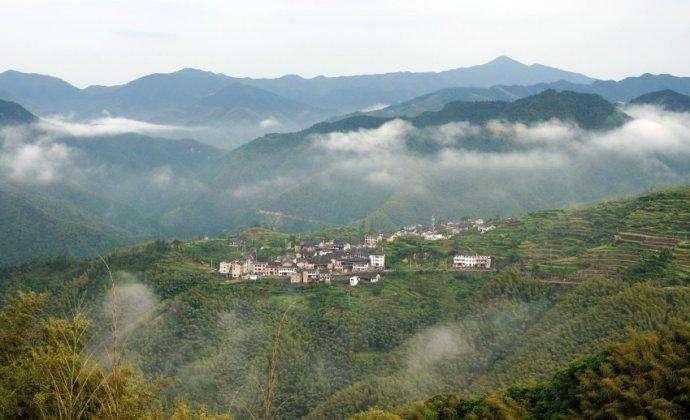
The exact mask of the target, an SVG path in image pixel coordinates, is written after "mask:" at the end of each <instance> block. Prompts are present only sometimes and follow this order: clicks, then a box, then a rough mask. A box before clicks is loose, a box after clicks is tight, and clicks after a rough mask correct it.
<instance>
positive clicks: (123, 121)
mask: <svg viewBox="0 0 690 420" xmlns="http://www.w3.org/2000/svg"><path fill="white" fill-rule="evenodd" d="M39 126H40V127H41V128H42V129H44V130H46V131H53V132H57V133H62V134H67V135H70V136H74V137H94V136H107V135H116V134H125V133H139V134H165V133H170V132H173V131H180V130H188V129H189V128H186V127H179V126H174V125H162V124H152V123H148V122H144V121H138V120H131V119H128V118H119V117H105V118H98V119H95V120H90V121H86V122H72V121H68V120H65V119H63V118H59V117H53V118H46V119H44V120H42V122H41V123H39Z"/></svg>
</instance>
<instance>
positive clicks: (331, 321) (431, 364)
mask: <svg viewBox="0 0 690 420" xmlns="http://www.w3.org/2000/svg"><path fill="white" fill-rule="evenodd" d="M688 200H690V188H688V187H681V188H674V189H666V190H660V191H656V192H653V193H648V194H645V195H643V196H639V197H634V198H627V199H624V200H617V201H605V202H601V203H597V204H594V205H589V206H582V207H579V208H571V209H566V210H557V209H551V210H546V211H540V212H535V213H531V214H524V215H521V216H520V217H517V218H514V219H510V220H509V219H491V220H487V222H488V223H492V224H494V225H495V226H496V228H495V229H494V230H492V231H489V232H487V233H485V234H480V233H479V232H476V231H472V232H467V233H465V234H462V235H456V236H454V237H452V238H451V239H445V240H440V241H433V242H432V241H426V240H423V239H421V238H416V237H408V238H398V239H396V240H395V241H393V242H386V243H383V244H379V245H378V246H377V248H375V251H376V252H380V253H384V254H385V255H387V256H388V258H387V259H388V261H389V267H390V270H389V271H387V272H385V273H383V274H382V278H381V280H380V281H379V282H378V283H375V284H359V285H358V286H356V287H351V286H349V285H348V284H349V283H346V281H347V280H346V279H340V278H336V279H334V281H333V282H332V283H331V284H323V283H320V284H291V283H290V282H289V281H284V280H278V279H259V280H256V281H235V280H231V279H228V278H226V277H223V276H220V275H219V274H218V273H217V272H214V270H213V268H214V267H217V264H218V261H223V260H233V259H236V258H242V253H243V251H247V252H253V253H256V255H258V256H260V258H261V259H262V260H263V259H266V260H270V259H273V258H275V257H276V256H279V255H282V254H284V253H285V252H286V248H288V246H289V245H293V244H295V243H297V242H302V241H304V242H319V241H320V240H323V239H335V240H343V241H347V242H350V243H353V244H356V243H361V240H362V236H363V235H364V234H365V233H370V231H363V230H358V229H353V228H349V229H340V230H327V231H319V232H315V233H313V234H309V235H302V236H295V235H291V234H288V233H282V232H277V231H270V230H265V229H251V230H248V231H245V232H242V233H241V234H238V235H237V237H233V238H232V239H236V240H237V241H240V242H241V243H242V244H243V247H242V248H235V247H231V246H228V241H229V240H230V238H228V237H225V236H223V237H220V238H213V239H207V240H206V239H204V240H193V241H156V242H150V243H146V244H141V245H137V246H133V247H128V248H124V249H119V250H116V251H114V252H111V253H109V254H107V255H104V260H105V262H107V264H108V267H109V270H110V272H111V273H112V277H111V276H110V275H109V272H108V269H107V268H106V265H105V264H104V261H103V260H101V259H100V258H97V257H96V258H94V259H92V260H86V261H75V260H70V259H68V258H54V259H49V260H40V261H34V262H29V263H26V264H22V265H20V266H12V267H0V303H1V307H0V308H1V309H0V311H1V312H0V328H1V329H2V331H5V332H6V334H5V336H6V338H5V339H4V340H3V341H2V345H3V347H2V348H3V352H0V354H1V355H2V357H4V358H5V359H3V361H4V363H0V372H1V373H2V375H0V389H16V392H15V394H13V400H12V401H21V402H22V403H23V402H24V401H27V403H26V406H27V407H34V405H32V404H30V403H28V401H37V400H38V398H37V397H36V395H38V393H39V392H40V389H41V388H40V387H38V386H35V387H34V386H31V387H29V386H27V387H21V388H18V387H16V385H13V384H16V383H17V381H19V380H21V383H38V384H40V383H42V382H41V380H42V379H45V377H44V376H41V374H42V373H43V374H44V375H46V373H45V370H46V369H49V368H50V367H51V366H53V363H46V364H45V365H44V363H45V361H46V360H50V361H53V360H54V361H55V363H58V364H57V366H58V367H62V366H63V364H60V363H59V361H60V360H63V359H64V355H65V352H60V351H59V350H62V349H63V347H58V351H56V353H57V354H55V355H54V354H53V353H52V352H51V349H54V348H55V347H56V346H57V345H59V344H61V343H62V342H61V341H60V338H61V337H65V336H64V335H63V334H57V333H56V334H54V335H50V334H48V335H47V337H48V339H51V341H50V343H51V345H50V346H49V345H46V346H41V345H40V344H39V343H43V342H44V340H46V338H44V337H45V336H46V334H40V333H39V332H40V331H43V332H44V333H45V332H46V331H53V330H51V329H50V327H51V326H54V327H55V328H57V331H62V332H69V331H72V330H73V329H72V328H69V326H71V325H72V321H71V320H72V318H71V317H70V315H71V314H73V313H74V312H76V311H77V310H78V311H79V312H78V313H79V317H78V318H76V320H77V321H81V322H82V325H86V324H85V320H84V318H88V319H90V320H91V323H90V324H89V327H90V328H89V329H86V328H83V329H76V331H78V332H82V331H83V335H80V337H82V338H83V339H82V340H77V341H78V342H80V343H81V342H84V343H99V344H101V348H103V349H104V350H101V351H99V350H92V352H95V353H90V352H88V351H83V352H81V351H76V352H75V353H76V354H78V355H85V356H84V358H85V359H86V360H92V356H91V354H94V356H93V357H107V354H108V349H110V348H112V347H114V346H113V345H112V344H113V343H112V341H110V340H111V337H112V328H111V327H112V319H113V316H114V315H115V316H116V318H117V320H118V321H117V322H118V324H117V326H118V330H117V331H119V332H120V337H121V338H120V341H119V342H118V344H119V345H118V349H119V352H120V356H121V358H122V361H123V366H131V370H132V371H134V372H138V373H140V374H141V375H143V376H144V378H143V379H142V380H143V382H142V383H141V384H140V386H138V387H134V388H133V389H134V390H137V391H138V392H133V393H132V394H128V395H129V399H128V400H127V401H130V400H131V399H132V398H134V397H133V396H134V395H140V394H142V395H143V396H144V397H149V398H150V399H149V400H148V404H149V405H147V406H146V407H145V408H146V409H149V410H152V411H154V412H156V411H155V410H160V411H157V412H158V415H159V416H164V417H169V416H171V413H172V412H173V411H175V410H176V409H179V410H180V412H181V413H184V412H186V413H189V412H190V411H193V412H196V411H197V408H198V407H199V406H201V405H203V407H204V408H203V409H201V411H203V412H204V413H213V412H218V413H228V414H230V415H232V417H239V418H244V417H252V416H258V415H259V414H262V413H265V411H266V408H265V407H266V400H267V398H266V397H265V396H266V393H265V392H262V390H264V386H265V385H264V384H265V381H271V380H272V381H273V382H272V383H273V386H274V387H275V390H276V391H275V393H274V394H273V397H272V398H271V399H270V400H269V401H270V403H269V414H270V416H269V417H271V418H278V419H293V418H310V419H324V418H328V419H330V418H349V416H352V415H354V414H356V413H358V412H360V411H364V410H368V409H370V408H374V407H377V408H379V409H383V410H393V411H396V412H397V409H396V408H403V407H401V406H406V405H407V404H411V403H414V402H415V401H421V400H425V401H426V400H427V399H428V398H429V396H432V395H439V394H441V395H444V396H446V395H448V394H451V393H456V394H458V395H466V396H470V395H473V396H477V397H476V398H477V400H476V401H475V400H474V399H473V401H471V402H470V403H467V402H466V401H464V400H460V399H455V400H454V399H453V398H446V397H437V398H435V399H434V401H436V404H433V402H429V403H428V404H424V405H426V407H422V408H426V409H428V410H433V411H434V412H435V411H436V408H439V410H438V411H441V407H439V406H440V405H441V402H442V401H443V402H446V403H447V408H449V409H451V410H452V409H455V408H456V406H462V407H467V406H468V405H469V406H470V407H468V408H470V409H472V408H476V409H477V411H479V408H481V407H486V406H487V405H488V406H491V404H492V402H495V403H496V404H497V405H498V406H499V408H501V409H503V410H507V411H506V412H508V413H510V412H511V411H510V409H511V408H520V407H521V406H522V404H523V403H526V402H527V401H530V400H534V401H542V402H544V404H541V405H535V406H534V407H531V406H530V408H534V412H532V411H531V410H530V413H534V414H535V417H539V415H538V414H539V413H544V412H545V411H549V409H552V411H551V412H552V413H553V414H554V415H558V414H563V413H564V412H565V413H568V412H567V411H560V410H559V408H563V407H564V406H565V407H566V408H568V407H569V406H568V404H569V403H571V402H573V401H579V400H580V399H584V400H585V401H586V400H587V398H594V397H595V396H599V395H600V393H599V392H584V391H585V390H587V389H588V390H589V391H596V390H597V389H600V388H598V385H601V384H602V383H603V384H606V383H608V384H609V385H610V384H611V383H612V382H611V381H602V380H603V379H606V378H610V379H611V380H614V379H615V382H613V383H616V384H621V388H616V389H622V390H624V391H626V392H623V393H622V394H623V396H624V397H625V398H623V399H622V400H623V401H627V402H634V403H635V404H633V406H634V407H635V409H636V410H647V409H648V407H649V405H648V404H637V402H640V401H642V402H644V401H649V400H653V401H654V402H653V403H654V404H659V406H660V408H658V409H657V411H655V412H656V413H657V414H659V413H671V412H670V411H669V412H667V411H663V410H666V409H669V408H673V407H674V406H671V405H667V404H664V405H661V403H662V402H663V401H661V398H663V397H666V396H668V395H670V394H671V393H673V395H676V396H679V398H680V399H679V400H675V399H674V400H673V401H676V402H680V403H681V404H683V403H684V401H685V400H684V399H683V398H684V395H685V394H686V393H685V388H683V387H682V383H683V381H687V376H688V373H687V368H686V366H687V344H688V337H687V328H686V327H684V326H683V325H684V324H680V323H681V322H685V323H687V322H688V321H690V286H688V284H689V283H688V282H689V281H690V247H689V244H688V242H687V240H686V239H685V235H686V234H687V226H688V224H689V223H690V212H689V209H688V205H687V203H688ZM624 233H627V234H624ZM644 235H657V236H658V235H661V236H663V237H662V238H656V242H655V241H648V239H649V236H647V237H645V236H644ZM659 244H661V245H659ZM467 250H472V252H476V253H480V254H487V255H491V256H492V265H493V267H494V268H495V270H493V271H488V272H483V273H477V272H469V273H468V272H463V271H455V270H449V269H448V264H449V263H450V261H451V260H452V257H453V255H455V254H457V253H463V252H467ZM111 282H114V283H115V284H116V289H115V291H114V292H115V293H113V291H112V289H110V285H111ZM20 291H21V292H22V293H19V292H20ZM32 293H40V295H33V294H32ZM112 296H117V309H116V311H117V312H115V313H113V309H112V306H111V299H112ZM37 302H39V303H42V305H40V304H39V305H36V303H37ZM75 306H76V309H75ZM36 309H38V310H36ZM34 311H35V312H34ZM32 314H36V315H35V316H30V315H32ZM66 314H67V315H66ZM64 317H67V319H64ZM57 319H59V320H60V322H58V321H57ZM27 320H30V321H31V322H29V321H27ZM43 320H46V322H45V323H44V322H43ZM679 326H681V327H680V328H679ZM621 342H628V343H627V345H626V347H625V348H623V347H621V346H620V345H617V344H616V343H621ZM15 343H17V345H13V344H15ZM68 344H69V345H74V342H72V341H70V342H69V343H68ZM38 346H40V348H41V349H42V350H44V352H43V353H41V355H42V357H41V358H39V359H37V358H36V357H35V356H34V354H33V353H32V352H31V350H35V349H36V348H37V347H38ZM611 346H614V347H611ZM68 348H72V349H73V347H68ZM616 349H619V350H621V351H616ZM625 349H627V350H626V351H622V350H625ZM73 351H74V350H73ZM23 354H28V356H27V357H26V358H22V355H23ZM70 354H72V353H70ZM616 355H620V356H621V357H613V358H611V356H616ZM32 356H34V357H32ZM53 356H54V357H55V358H54V359H53V358H52V357H53ZM597 356H599V357H597ZM81 360H82V359H79V358H70V359H68V362H66V363H69V366H71V367H72V368H75V366H76V367H80V366H82V365H80V364H79V362H80V361H81ZM640 360H641V362H640ZM20 361H21V362H23V363H21V364H19V363H18V362H20ZM612 362H616V363H612ZM38 363H40V365H39V366H41V367H42V369H34V367H35V366H36V364H38ZM605 364H608V366H606V365H605ZM17 366H21V369H20V368H19V367H17ZM86 366H89V365H86ZM599 367H602V369H599ZM674 367H675V368H674ZM104 369H108V368H107V365H106V367H104ZM564 369H565V370H564ZM588 369H589V372H588ZM50 372H54V371H53V370H51V371H50ZM89 372H92V371H89ZM123 372H128V373H127V374H126V375H124V374H123V376H122V381H123V382H120V384H123V383H127V382H125V381H127V380H128V379H131V378H132V375H133V373H129V370H124V369H123ZM272 372H273V373H275V374H274V375H272V374H271V373H272ZM576 373H586V375H578V374H576ZM618 373H622V374H623V375H622V376H618ZM626 374H627V375H628V376H627V377H626V376H625V375H626ZM554 375H556V377H555V378H554ZM270 378H272V379H270ZM552 378H554V379H552ZM587 379H590V381H587ZM552 381H553V382H552ZM557 384H561V385H562V386H559V387H557V386H553V387H552V386H550V385H557ZM588 384H589V386H591V387H592V388H586V387H587V385H588ZM630 384H640V385H635V387H634V389H636V390H642V389H647V390H650V392H648V393H642V395H641V399H640V398H638V397H640V393H636V392H628V391H629V388H627V387H629V386H630ZM669 384H673V385H677V384H681V385H679V386H678V387H675V386H668V385H669ZM508 387H510V388H509V389H508V390H506V388H508ZM127 389H130V388H127ZM573 389H576V390H578V391H580V390H581V391H583V392H582V393H580V392H577V393H576V392H573V391H572V390H573ZM141 390H149V391H148V392H147V393H145V394H144V393H143V392H142V391H141ZM530 390H533V392H530ZM604 390H607V391H608V392H604V393H603V395H602V397H603V398H614V397H615V395H619V394H620V393H618V392H612V391H611V387H608V388H606V387H605V388H604ZM660 390H661V391H662V393H661V394H660V393H659V391H660ZM664 390H665V391H664ZM652 391H653V392H652ZM511 392H512V393H511ZM664 392H666V393H664ZM182 395H184V396H185V403H184V404H181V403H179V400H180V398H181V397H180V396H182ZM228 395H231V396H232V398H228ZM269 396H270V395H269ZM486 396H490V397H489V398H486ZM491 396H492V397H491ZM504 396H508V397H511V399H512V400H513V401H519V402H520V404H514V405H513V404H512V402H511V400H508V399H503V397H504ZM561 396H563V397H566V396H567V397H572V398H567V399H563V398H559V397H561ZM482 397H484V398H482ZM466 398H472V397H466ZM526 400H527V401H526ZM106 401H108V400H106ZM453 401H455V402H454V403H453ZM668 401H671V400H670V399H669V400H668ZM502 402H505V403H506V404H502ZM124 403H125V401H124V400H123V404H124ZM472 403H474V404H472ZM509 403H510V404H509ZM551 404H554V405H551ZM17 405H19V404H5V405H3V406H2V408H3V409H4V410H5V411H3V412H4V413H10V414H11V413H15V412H17V410H18V409H17V408H16V407H17ZM506 405H507V406H506ZM685 406H687V404H686V405H685ZM588 407H589V408H591V409H592V410H597V409H599V408H600V407H602V405H600V404H596V403H593V404H591V405H589V406H588ZM655 407H656V406H655ZM407 408H409V409H412V407H407ZM12 410H15V411H12ZM539 410H544V411H539ZM161 411H162V414H161ZM470 411H471V410H470ZM48 412H50V411H48ZM449 412H452V411H444V415H446V414H448V413H449ZM501 412H503V411H501ZM24 413H26V412H24ZM137 413H138V414H133V413H131V412H130V413H129V417H134V418H139V417H147V415H146V413H141V412H137ZM247 413H251V415H250V414H247ZM418 414H419V413H418ZM422 414H424V413H423V412H422ZM427 414H428V415H427V416H425V415H417V416H411V417H409V418H436V417H435V416H434V415H433V413H429V412H427ZM588 414H589V413H588V412H585V413H583V417H590V416H589V415H588ZM628 414H630V415H638V414H639V411H632V412H629V413H628ZM566 415H567V414H566ZM480 417H481V416H480ZM487 417H491V416H487ZM507 417H509V416H507ZM544 417H548V416H547V415H544ZM623 417H625V416H623ZM388 418H391V417H390V416H389V417H388ZM406 418H407V417H406ZM509 418H512V417H509Z"/></svg>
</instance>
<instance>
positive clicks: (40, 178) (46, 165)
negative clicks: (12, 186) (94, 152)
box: [0, 127, 72, 184]
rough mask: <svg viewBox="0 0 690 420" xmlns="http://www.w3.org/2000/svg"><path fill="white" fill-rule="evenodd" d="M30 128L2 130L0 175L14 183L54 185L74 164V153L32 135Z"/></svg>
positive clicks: (64, 147)
mask: <svg viewBox="0 0 690 420" xmlns="http://www.w3.org/2000/svg"><path fill="white" fill-rule="evenodd" d="M31 132H32V130H31V129H29V128H27V127H6V128H4V129H2V130H1V131H0V139H2V140H3V141H2V147H0V173H4V174H5V175H6V176H7V177H9V178H10V179H12V180H13V181H20V182H30V183H42V184H43V183H51V182H55V181H57V180H59V179H61V178H62V176H63V174H64V169H65V168H66V167H68V166H69V165H70V163H71V156H72V150H71V149H70V148H69V147H67V146H65V145H64V144H60V143H54V142H53V141H52V138H51V137H50V136H47V135H33V139H32V141H27V139H28V138H30V137H32V134H31Z"/></svg>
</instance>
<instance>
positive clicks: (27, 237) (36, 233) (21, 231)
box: [0, 182, 144, 264]
mask: <svg viewBox="0 0 690 420" xmlns="http://www.w3.org/2000/svg"><path fill="white" fill-rule="evenodd" d="M80 204H82V205H75V204H74V203H72V202H70V201H68V200H64V199H60V198H56V197H55V196H53V195H51V194H50V193H45V192H44V191H42V190H41V189H40V188H31V187H28V186H26V185H16V184H11V183H5V182H0V220H2V223H0V233H1V234H2V237H3V238H4V240H3V241H2V243H1V244H0V264H10V263H19V262H23V261H26V260H28V259H33V258H36V257H37V256H43V257H50V256H56V255H70V256H72V257H76V258H85V257H93V256H95V255H98V253H105V252H107V251H109V250H111V249H113V248H117V247H120V246H124V245H126V244H130V243H133V242H135V241H137V240H142V239H143V237H144V236H139V235H137V234H136V233H135V232H128V231H127V230H125V229H122V228H118V227H116V226H114V225H111V224H109V223H107V222H106V221H105V220H103V219H102V218H101V217H99V216H97V215H95V214H94V213H92V212H89V211H87V210H86V207H87V206H85V205H83V204H84V203H80Z"/></svg>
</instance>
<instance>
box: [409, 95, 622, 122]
mask: <svg viewBox="0 0 690 420" xmlns="http://www.w3.org/2000/svg"><path fill="white" fill-rule="evenodd" d="M551 119H557V120H561V121H566V122H572V123H575V124H576V125H578V126H580V127H582V128H585V129H588V130H600V129H610V128H615V127H619V126H620V125H622V124H623V123H624V122H625V121H627V120H628V119H629V117H628V116H626V115H625V114H623V113H622V112H621V111H619V110H617V109H616V107H615V106H614V105H613V104H611V103H610V102H607V101H606V100H605V99H603V98H602V97H600V96H598V95H594V94H584V93H577V92H570V91H564V92H557V91H555V90H553V89H549V90H545V91H543V92H541V93H538V94H536V95H532V96H528V97H526V98H522V99H517V100H515V101H514V102H505V101H493V102H463V101H455V102H451V103H449V104H447V105H446V106H445V107H443V109H442V110H440V111H437V112H426V113H424V114H421V115H419V116H417V117H415V118H413V119H412V121H414V122H415V123H416V124H417V125H424V126H427V125H441V124H446V123H449V122H454V121H469V122H471V123H476V124H482V123H486V122H488V121H491V120H505V121H511V122H521V123H526V124H531V123H536V122H539V121H548V120H551Z"/></svg>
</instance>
